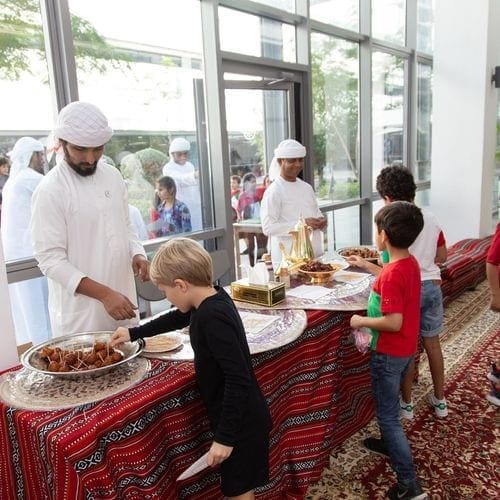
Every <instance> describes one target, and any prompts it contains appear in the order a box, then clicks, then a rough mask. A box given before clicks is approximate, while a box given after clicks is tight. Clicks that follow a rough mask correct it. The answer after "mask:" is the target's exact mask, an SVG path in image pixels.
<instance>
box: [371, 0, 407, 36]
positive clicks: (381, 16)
mask: <svg viewBox="0 0 500 500" xmlns="http://www.w3.org/2000/svg"><path fill="white" fill-rule="evenodd" d="M405 5H406V2H405V0H372V35H373V37H374V38H380V39H381V40H385V41H387V42H391V43H395V44H397V45H405V42H406V32H405V26H406V22H405V18H406V8H405Z"/></svg>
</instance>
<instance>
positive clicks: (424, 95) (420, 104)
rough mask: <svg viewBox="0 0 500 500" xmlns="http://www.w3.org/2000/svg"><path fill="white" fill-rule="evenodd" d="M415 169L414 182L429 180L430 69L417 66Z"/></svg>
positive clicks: (425, 66)
mask: <svg viewBox="0 0 500 500" xmlns="http://www.w3.org/2000/svg"><path fill="white" fill-rule="evenodd" d="M417 92H418V94H417V95H418V97H417V169H416V172H414V175H415V180H418V181H428V180H430V178H431V146H432V67H431V66H429V65H428V64H418V73H417Z"/></svg>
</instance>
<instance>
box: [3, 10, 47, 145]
mask: <svg viewBox="0 0 500 500" xmlns="http://www.w3.org/2000/svg"><path fill="white" fill-rule="evenodd" d="M0 35H1V40H2V43H1V44H0V95H2V96H4V99H2V120H1V122H0V154H2V155H5V154H6V153H7V152H8V151H10V150H11V149H12V147H13V146H14V143H15V142H16V140H17V139H18V138H19V137H22V136H23V135H30V136H31V137H34V138H36V139H43V138H45V137H47V135H48V133H49V132H50V130H51V128H52V117H53V112H52V101H51V95H50V88H49V83H48V81H49V77H48V70H47V60H46V57H45V48H44V40H43V32H42V18H41V14H40V10H39V6H38V2H26V3H25V4H23V7H21V6H18V5H17V3H16V2H2V3H1V4H0ZM6 96H8V99H7V98H5V97H6Z"/></svg>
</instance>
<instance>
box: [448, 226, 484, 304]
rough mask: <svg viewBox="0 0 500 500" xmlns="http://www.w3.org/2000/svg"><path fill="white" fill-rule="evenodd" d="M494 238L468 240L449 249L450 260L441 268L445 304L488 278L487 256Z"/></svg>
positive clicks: (461, 241)
mask: <svg viewBox="0 0 500 500" xmlns="http://www.w3.org/2000/svg"><path fill="white" fill-rule="evenodd" d="M492 239H493V236H487V237H485V238H467V239H464V240H460V241H458V242H457V243H455V244H453V245H451V246H450V247H449V248H448V258H447V260H446V262H445V263H444V264H443V265H442V266H441V279H442V284H441V290H442V292H443V302H444V304H448V303H449V302H451V301H452V300H453V299H455V298H457V297H458V296H459V295H460V294H462V293H463V292H464V291H465V290H467V289H468V288H473V287H475V286H476V285H477V284H478V283H479V282H480V281H482V280H484V279H485V277H486V255H487V254H488V249H489V247H490V244H491V240H492Z"/></svg>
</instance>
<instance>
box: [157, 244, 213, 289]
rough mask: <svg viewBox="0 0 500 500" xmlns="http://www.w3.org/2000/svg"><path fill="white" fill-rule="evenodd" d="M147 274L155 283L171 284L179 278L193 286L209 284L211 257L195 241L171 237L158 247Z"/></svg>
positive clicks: (210, 279) (210, 281)
mask: <svg viewBox="0 0 500 500" xmlns="http://www.w3.org/2000/svg"><path fill="white" fill-rule="evenodd" d="M149 274H150V276H151V280H152V281H153V283H155V284H156V285H158V284H162V285H166V286H172V285H173V284H174V281H175V280H176V279H181V280H184V281H187V282H188V283H190V284H192V285H195V286H210V285H212V280H213V278H212V275H213V273H212V258H211V257H210V254H209V253H208V252H207V251H206V250H205V249H204V248H203V247H202V246H201V245H200V244H199V243H197V242H196V241H194V240H191V239H189V238H182V237H179V238H173V239H171V240H169V241H167V242H166V243H164V244H163V245H162V246H161V247H160V248H159V249H158V251H157V252H156V254H155V256H154V257H153V261H152V262H151V269H150V273H149Z"/></svg>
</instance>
